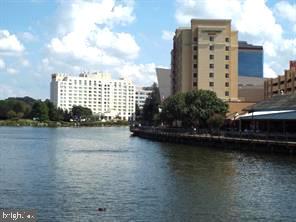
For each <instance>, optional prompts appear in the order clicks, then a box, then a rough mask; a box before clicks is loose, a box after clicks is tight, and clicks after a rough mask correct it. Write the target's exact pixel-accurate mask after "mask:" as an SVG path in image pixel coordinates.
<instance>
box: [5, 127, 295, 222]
mask: <svg viewBox="0 0 296 222" xmlns="http://www.w3.org/2000/svg"><path fill="white" fill-rule="evenodd" d="M295 191H296V157H295V156H276V155H266V154H253V153H249V154H247V153H242V152H236V151H229V150H228V151H223V150H218V149H211V148H205V147H196V146H185V145H179V144H169V143H159V142H154V141H149V140H145V139H141V138H137V137H131V136H130V132H129V130H128V128H127V127H118V128H116V127H110V128H103V127H102V128H29V127H24V128H14V127H2V128H0V208H25V209H36V210H37V216H38V221H82V222H85V221H153V222H154V221H177V222H179V221H180V222H183V221H184V222H186V221H295V220H296V192H295ZM98 208H106V211H104V212H99V211H97V209H98Z"/></svg>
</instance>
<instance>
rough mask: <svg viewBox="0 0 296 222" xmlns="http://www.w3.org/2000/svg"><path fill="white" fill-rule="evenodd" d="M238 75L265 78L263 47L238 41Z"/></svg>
mask: <svg viewBox="0 0 296 222" xmlns="http://www.w3.org/2000/svg"><path fill="white" fill-rule="evenodd" d="M238 75H239V76H249V77H258V78H263V47H262V46H258V45H251V44H248V43H247V42H245V41H239V42H238Z"/></svg>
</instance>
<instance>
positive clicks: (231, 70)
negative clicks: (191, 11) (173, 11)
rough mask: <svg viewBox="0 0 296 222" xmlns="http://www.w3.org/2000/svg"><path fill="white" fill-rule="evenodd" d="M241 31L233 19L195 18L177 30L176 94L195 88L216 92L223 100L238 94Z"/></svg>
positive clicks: (174, 58) (174, 56)
mask: <svg viewBox="0 0 296 222" xmlns="http://www.w3.org/2000/svg"><path fill="white" fill-rule="evenodd" d="M237 63H238V42H237V31H233V30H231V20H203V19H192V20H191V27H190V28H180V29H177V30H176V32H175V36H174V45H173V50H172V51H171V86H172V93H173V94H175V93H177V92H188V91H191V90H194V89H206V90H212V91H214V92H215V93H216V94H217V96H218V97H219V98H221V99H224V100H227V101H230V100H233V101H235V100H237V97H238V90H237V85H238V83H237V82H238V67H237Z"/></svg>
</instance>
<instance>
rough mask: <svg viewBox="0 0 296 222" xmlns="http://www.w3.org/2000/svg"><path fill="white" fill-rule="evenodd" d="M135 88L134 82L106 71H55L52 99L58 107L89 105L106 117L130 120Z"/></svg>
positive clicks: (52, 81)
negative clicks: (73, 72) (73, 73)
mask: <svg viewBox="0 0 296 222" xmlns="http://www.w3.org/2000/svg"><path fill="white" fill-rule="evenodd" d="M135 91H136V89H135V86H134V85H133V83H132V82H131V81H129V80H125V79H119V80H113V79H112V78H111V75H110V74H105V73H91V74H90V73H82V74H80V75H79V76H71V75H64V74H52V78H51V83H50V99H51V101H52V102H53V103H54V104H55V105H56V106H57V107H59V108H62V109H63V110H68V111H70V110H71V109H72V107H73V106H83V107H87V108H89V109H91V110H92V112H93V114H94V115H98V116H101V117H102V118H104V119H114V118H118V119H122V120H128V119H129V118H130V117H131V116H132V115H133V114H134V112H135Z"/></svg>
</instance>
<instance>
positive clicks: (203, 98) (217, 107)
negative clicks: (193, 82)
mask: <svg viewBox="0 0 296 222" xmlns="http://www.w3.org/2000/svg"><path fill="white" fill-rule="evenodd" d="M185 103H186V118H185V119H186V125H188V126H190V125H191V126H200V127H206V126H207V124H206V123H207V120H208V119H209V117H210V116H212V115H213V114H215V113H217V114H221V115H225V114H226V113H227V111H228V105H227V103H225V102H224V101H223V100H221V99H219V98H218V97H217V96H216V93H214V92H212V91H209V90H194V91H191V92H188V93H186V95H185Z"/></svg>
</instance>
